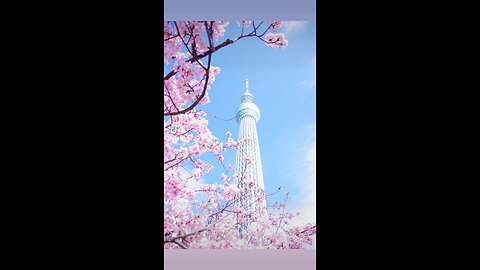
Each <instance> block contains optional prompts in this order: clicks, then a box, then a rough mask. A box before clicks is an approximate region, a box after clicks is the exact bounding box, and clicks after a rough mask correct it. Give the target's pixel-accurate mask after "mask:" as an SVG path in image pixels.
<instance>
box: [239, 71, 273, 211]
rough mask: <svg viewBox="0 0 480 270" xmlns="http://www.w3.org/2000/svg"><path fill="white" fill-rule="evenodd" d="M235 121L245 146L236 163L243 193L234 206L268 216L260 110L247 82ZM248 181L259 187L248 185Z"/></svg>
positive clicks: (240, 151) (246, 81)
mask: <svg viewBox="0 0 480 270" xmlns="http://www.w3.org/2000/svg"><path fill="white" fill-rule="evenodd" d="M236 120H237V123H238V124H239V125H240V130H239V133H238V140H239V141H242V140H243V142H241V143H240V145H239V149H238V150H237V157H236V162H235V174H236V175H237V176H239V178H238V180H237V186H238V188H239V190H240V191H239V193H237V194H236V197H235V203H236V204H237V205H238V206H240V207H242V208H243V209H245V210H247V211H248V212H251V211H252V210H254V211H255V212H258V214H265V213H266V199H265V193H264V189H265V186H264V183H263V172H262V160H261V158H260V148H259V144H258V136H257V126H256V124H257V122H258V121H259V120H260V110H259V109H258V107H257V105H255V103H254V102H253V95H252V94H251V93H250V91H249V89H248V79H246V80H245V93H244V94H243V96H242V99H241V103H240V106H239V107H238V110H237V115H236ZM247 156H249V157H251V162H249V161H248V160H246V159H245V157H247ZM248 181H252V182H254V183H256V185H255V186H252V185H249V184H248ZM241 191H243V193H242V192H241Z"/></svg>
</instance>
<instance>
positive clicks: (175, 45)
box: [163, 21, 316, 249]
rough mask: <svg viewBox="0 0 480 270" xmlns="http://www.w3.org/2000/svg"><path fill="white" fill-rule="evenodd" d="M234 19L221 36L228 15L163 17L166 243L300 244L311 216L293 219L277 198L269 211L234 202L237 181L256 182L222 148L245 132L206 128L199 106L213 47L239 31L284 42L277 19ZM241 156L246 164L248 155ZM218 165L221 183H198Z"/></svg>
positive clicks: (309, 230) (213, 69)
mask: <svg viewBox="0 0 480 270" xmlns="http://www.w3.org/2000/svg"><path fill="white" fill-rule="evenodd" d="M237 24H238V25H239V26H241V27H242V29H243V30H246V32H245V33H243V30H242V34H241V36H238V37H237V38H235V39H226V40H223V41H222V38H224V36H225V31H226V28H227V26H228V25H229V22H227V21H214V22H213V21H212V22H204V21H175V22H173V21H168V22H164V65H166V66H167V67H169V68H170V71H169V72H168V73H167V74H164V123H163V124H164V141H163V145H164V211H165V214H164V232H165V233H164V248H207V249H225V248H264V249H279V248H302V247H303V245H304V244H309V243H311V237H312V235H313V234H314V233H315V230H316V229H315V226H314V225H313V224H307V225H305V226H303V227H295V226H290V224H289V221H290V220H291V219H292V218H294V216H295V215H293V214H289V213H287V212H286V211H285V207H286V203H280V204H277V203H275V204H274V205H273V206H272V207H271V208H272V211H273V212H272V213H268V214H262V215H260V214H259V213H258V212H256V211H257V210H258V209H257V210H255V209H249V208H242V207H239V206H238V204H237V203H236V202H237V201H238V198H239V196H242V194H244V192H245V189H243V188H239V187H238V181H240V180H242V181H243V182H244V183H246V184H247V186H250V188H252V187H255V186H256V183H255V182H253V181H251V180H250V179H249V175H247V174H243V175H232V173H233V169H234V168H233V166H232V165H230V164H229V165H228V166H226V165H225V164H224V156H223V154H224V152H225V151H228V150H233V151H235V150H237V149H238V148H239V146H240V145H241V144H242V143H245V142H247V141H248V139H241V140H238V141H235V140H234V139H233V137H232V134H231V133H230V132H227V133H226V135H227V137H226V140H225V141H222V140H220V139H219V138H218V137H216V136H215V135H214V134H212V132H211V131H210V130H209V128H208V124H209V122H208V120H207V119H206V117H207V113H206V112H205V111H204V110H202V109H201V106H203V105H206V104H208V103H209V102H210V97H209V92H210V91H211V89H212V87H211V85H212V83H214V82H215V79H216V76H218V75H219V74H220V67H217V66H214V65H212V64H211V61H210V60H211V58H212V55H214V54H215V53H216V51H215V50H214V48H216V47H218V48H221V47H224V46H230V45H231V44H233V43H235V42H237V41H238V40H240V39H242V38H248V37H258V38H260V39H261V40H262V41H263V43H264V44H266V45H267V46H270V47H274V48H279V47H284V46H287V45H288V41H287V40H286V39H285V36H284V35H283V34H280V33H275V31H276V30H278V29H279V27H280V26H281V22H278V21H273V22H269V23H265V22H263V23H262V22H260V23H254V22H253V21H241V22H237ZM262 24H263V26H264V27H265V28H266V29H265V30H264V31H260V29H259V27H260V26H261V25H262ZM262 32H263V34H261V33H262ZM207 59H208V60H207ZM204 155H213V156H214V157H215V159H216V162H217V164H218V165H217V164H211V163H208V162H205V161H203V160H202V157H203V156H204ZM245 161H246V165H247V166H251V165H250V164H251V163H252V161H253V159H252V157H246V158H245ZM215 166H218V167H219V168H223V169H224V170H225V171H224V173H222V174H221V175H220V177H218V180H219V183H214V184H202V183H201V179H202V178H205V177H209V173H210V172H211V171H212V170H213V169H214V168H215ZM220 181H221V182H220ZM210 182H211V181H210ZM255 188H256V187H255ZM279 190H280V189H279ZM260 193H261V194H265V191H264V190H262V191H261V192H260ZM287 198H288V196H287ZM277 212H279V213H277ZM280 212H281V214H280ZM247 225H248V226H247Z"/></svg>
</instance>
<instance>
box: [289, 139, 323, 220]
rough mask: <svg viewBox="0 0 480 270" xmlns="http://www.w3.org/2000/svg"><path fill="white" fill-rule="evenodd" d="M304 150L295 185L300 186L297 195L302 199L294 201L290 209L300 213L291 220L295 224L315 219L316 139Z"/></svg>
mask: <svg viewBox="0 0 480 270" xmlns="http://www.w3.org/2000/svg"><path fill="white" fill-rule="evenodd" d="M305 150H306V151H305V152H304V153H305V154H304V160H302V161H301V163H302V164H304V165H303V166H301V165H299V179H298V181H297V183H296V184H297V185H299V186H300V191H299V194H298V196H299V197H301V198H302V199H301V200H300V201H299V202H298V203H296V205H295V207H294V208H293V209H292V210H293V212H299V213H300V215H299V216H298V217H296V218H295V219H294V220H293V223H294V224H295V225H302V224H305V223H308V222H315V220H316V198H317V192H316V186H317V178H316V177H317V165H316V159H317V158H316V157H317V150H316V140H314V141H313V142H311V143H310V144H309V145H308V147H307V148H306V149H305Z"/></svg>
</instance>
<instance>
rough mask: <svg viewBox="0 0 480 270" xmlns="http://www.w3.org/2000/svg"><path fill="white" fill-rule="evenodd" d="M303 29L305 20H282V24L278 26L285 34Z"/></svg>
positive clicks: (305, 24) (305, 27) (305, 26)
mask: <svg viewBox="0 0 480 270" xmlns="http://www.w3.org/2000/svg"><path fill="white" fill-rule="evenodd" d="M305 29H307V22H306V21H282V26H281V27H280V30H282V31H283V32H284V33H285V34H287V35H288V34H293V33H297V32H302V31H304V30H305Z"/></svg>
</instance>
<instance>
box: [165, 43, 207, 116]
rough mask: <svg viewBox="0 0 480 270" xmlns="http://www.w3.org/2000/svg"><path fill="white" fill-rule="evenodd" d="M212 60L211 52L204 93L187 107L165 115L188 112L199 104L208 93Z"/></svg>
mask: <svg viewBox="0 0 480 270" xmlns="http://www.w3.org/2000/svg"><path fill="white" fill-rule="evenodd" d="M211 62H212V54H211V53H210V54H209V55H208V65H207V70H206V71H205V72H206V74H205V85H204V86H203V92H202V94H201V95H200V96H199V97H198V98H197V99H196V100H195V102H193V103H192V104H191V105H190V106H188V107H187V108H186V109H184V110H181V111H177V112H172V113H166V114H164V116H169V115H178V114H183V113H186V112H188V111H190V110H192V109H193V108H195V106H197V104H198V103H199V102H200V101H201V100H202V99H203V97H204V96H205V94H206V93H207V86H208V79H209V77H210V64H211Z"/></svg>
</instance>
